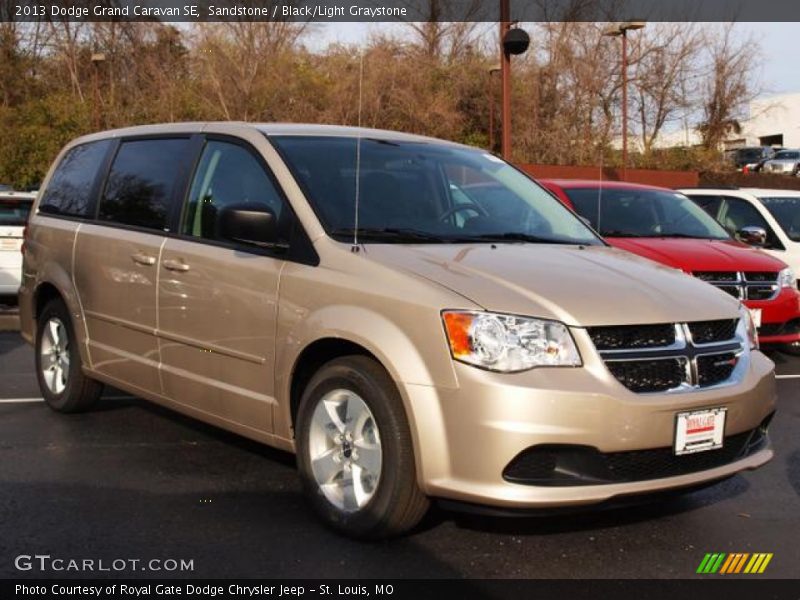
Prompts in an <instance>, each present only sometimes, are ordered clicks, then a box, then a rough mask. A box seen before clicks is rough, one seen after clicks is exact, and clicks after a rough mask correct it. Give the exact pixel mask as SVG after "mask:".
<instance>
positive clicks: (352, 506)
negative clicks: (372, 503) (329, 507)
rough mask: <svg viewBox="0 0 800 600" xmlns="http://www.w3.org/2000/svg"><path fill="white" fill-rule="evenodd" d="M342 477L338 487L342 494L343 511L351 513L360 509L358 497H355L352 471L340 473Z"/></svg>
mask: <svg viewBox="0 0 800 600" xmlns="http://www.w3.org/2000/svg"><path fill="white" fill-rule="evenodd" d="M342 474H343V475H344V477H343V478H342V481H341V483H340V485H339V488H340V489H341V492H342V504H343V508H344V510H346V511H348V512H353V511H355V510H358V508H360V505H359V503H358V497H357V495H356V489H355V480H354V477H353V471H352V469H351V470H350V471H342Z"/></svg>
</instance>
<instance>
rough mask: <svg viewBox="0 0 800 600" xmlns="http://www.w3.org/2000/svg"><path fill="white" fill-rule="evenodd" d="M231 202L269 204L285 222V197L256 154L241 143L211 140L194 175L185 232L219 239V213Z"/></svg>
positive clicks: (194, 235) (278, 218)
mask: <svg viewBox="0 0 800 600" xmlns="http://www.w3.org/2000/svg"><path fill="white" fill-rule="evenodd" d="M231 204H252V205H254V206H258V205H261V206H266V207H267V208H269V209H270V210H272V212H273V213H275V218H276V219H277V222H278V225H279V227H280V226H281V224H285V217H286V213H285V211H284V208H283V199H282V197H281V195H280V193H279V192H278V190H277V188H276V187H275V184H273V182H272V179H271V178H270V177H269V175H268V174H267V172H266V171H265V170H264V167H263V166H261V163H260V162H259V161H258V160H257V159H256V157H255V156H253V154H252V153H251V152H249V151H248V150H247V149H246V148H243V147H242V146H239V145H238V144H231V143H228V142H219V141H209V142H208V143H207V144H206V146H205V149H204V150H203V154H202V156H201V157H200V163H199V164H198V166H197V171H196V172H195V175H194V181H193V182H192V188H191V191H190V193H189V200H188V203H187V206H186V211H185V213H184V216H183V225H182V227H181V232H182V233H183V234H185V235H190V236H192V237H198V238H204V239H208V240H219V239H220V237H219V232H218V228H217V225H218V218H219V213H220V210H222V209H223V208H225V207H226V206H228V205H231ZM281 217H284V219H283V220H282V219H281ZM282 229H283V230H284V231H285V228H282Z"/></svg>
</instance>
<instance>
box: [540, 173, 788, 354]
mask: <svg viewBox="0 0 800 600" xmlns="http://www.w3.org/2000/svg"><path fill="white" fill-rule="evenodd" d="M540 183H541V184H542V185H544V186H545V187H547V188H548V189H549V190H550V191H552V192H553V193H554V194H555V195H556V196H558V198H559V199H560V200H561V201H562V202H563V203H564V204H566V205H567V206H569V207H570V208H572V209H573V210H574V211H575V212H577V213H578V214H579V215H580V216H581V217H583V218H584V219H585V220H588V221H589V222H590V223H591V225H592V227H594V228H595V230H597V231H598V232H599V233H600V235H602V236H603V237H604V238H605V239H606V241H607V242H608V243H609V244H611V245H612V246H615V247H617V248H622V249H623V250H628V251H629V252H633V253H634V254H638V255H639V256H644V257H645V258H649V259H651V260H654V261H657V262H660V263H662V264H665V265H667V266H670V267H674V268H676V269H681V270H683V271H685V272H686V273H689V274H691V275H694V276H695V277H698V278H700V279H702V280H704V281H707V282H708V283H711V284H712V285H715V286H717V287H718V288H720V289H721V290H723V291H725V292H727V293H728V294H730V295H731V296H734V297H735V298H739V299H740V300H742V302H744V304H745V305H747V307H748V308H749V309H750V311H751V313H752V314H753V320H754V321H755V324H756V326H757V327H758V328H759V341H760V342H761V343H762V344H777V345H780V347H781V349H782V350H784V351H786V352H789V353H791V354H797V348H798V346H797V344H796V343H795V342H797V341H798V340H800V292H798V290H797V289H795V276H794V274H793V273H792V271H791V269H790V268H789V267H787V266H786V264H785V263H783V262H781V261H780V260H778V259H777V258H773V257H772V256H769V255H768V254H766V253H764V252H761V251H760V250H756V249H753V248H751V247H749V246H747V245H745V244H743V243H741V242H739V241H737V240H735V239H733V238H731V237H730V235H729V234H728V232H727V231H725V229H724V228H723V227H722V225H720V224H719V223H717V222H716V221H715V220H714V219H713V218H711V217H710V216H709V215H708V214H707V213H706V212H705V211H703V210H702V209H701V208H700V207H698V206H697V205H696V204H695V203H694V202H692V201H691V200H689V199H688V198H687V197H686V196H684V195H683V194H680V193H678V192H675V191H673V190H668V189H664V188H659V187H653V186H647V185H638V184H633V183H620V182H608V181H603V182H600V181H578V180H576V181H572V180H553V179H551V180H540ZM775 331H779V332H780V334H778V335H776V334H773V333H772V332H775ZM767 332H769V333H767ZM792 344H794V346H792Z"/></svg>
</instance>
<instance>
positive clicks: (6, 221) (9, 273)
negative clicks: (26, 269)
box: [0, 191, 36, 302]
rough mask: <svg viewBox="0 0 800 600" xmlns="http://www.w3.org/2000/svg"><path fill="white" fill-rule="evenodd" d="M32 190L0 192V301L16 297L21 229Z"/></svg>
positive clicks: (30, 203) (32, 198)
mask: <svg viewBox="0 0 800 600" xmlns="http://www.w3.org/2000/svg"><path fill="white" fill-rule="evenodd" d="M35 199H36V194H35V193H28V192H2V191H0V297H2V298H0V302H2V301H4V300H5V299H6V298H9V297H11V298H13V299H16V297H17V292H18V290H19V284H20V279H21V277H22V252H21V250H22V232H23V230H24V229H25V225H26V224H27V223H28V213H30V211H31V206H32V205H33V201H34V200H35Z"/></svg>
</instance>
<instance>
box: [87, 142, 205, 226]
mask: <svg viewBox="0 0 800 600" xmlns="http://www.w3.org/2000/svg"><path fill="white" fill-rule="evenodd" d="M189 145H190V140H189V138H170V139H147V140H130V141H126V142H123V143H122V144H120V147H119V151H118V152H117V155H116V157H115V158H114V162H113V163H112V165H111V170H110V172H109V174H108V180H107V181H106V186H105V190H104V192H103V196H102V198H101V200H100V211H99V219H100V220H101V221H108V222H112V223H119V224H122V225H129V226H133V227H143V228H146V229H157V230H159V231H164V230H167V229H168V227H169V216H170V212H171V209H172V196H173V191H174V187H175V185H176V183H177V179H178V174H179V173H180V171H181V167H182V166H183V164H184V161H185V160H186V156H187V154H188V151H189Z"/></svg>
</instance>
